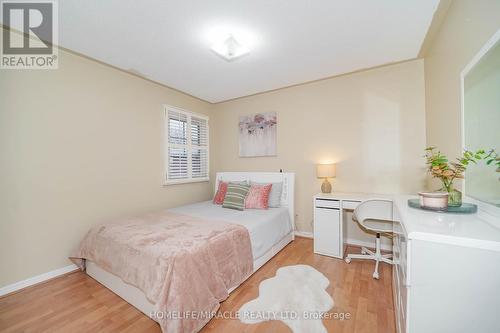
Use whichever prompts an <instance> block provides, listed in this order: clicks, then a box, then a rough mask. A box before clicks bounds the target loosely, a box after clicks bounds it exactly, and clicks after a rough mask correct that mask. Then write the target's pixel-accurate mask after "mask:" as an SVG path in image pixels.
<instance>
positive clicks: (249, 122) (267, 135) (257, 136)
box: [239, 112, 277, 157]
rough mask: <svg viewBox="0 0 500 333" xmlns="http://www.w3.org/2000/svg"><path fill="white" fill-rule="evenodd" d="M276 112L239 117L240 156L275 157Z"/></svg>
mask: <svg viewBox="0 0 500 333" xmlns="http://www.w3.org/2000/svg"><path fill="white" fill-rule="evenodd" d="M276 126H277V121H276V112H268V113H257V114H254V115H250V116H241V117H240V123H239V131H240V156H241V157H255V156H276Z"/></svg>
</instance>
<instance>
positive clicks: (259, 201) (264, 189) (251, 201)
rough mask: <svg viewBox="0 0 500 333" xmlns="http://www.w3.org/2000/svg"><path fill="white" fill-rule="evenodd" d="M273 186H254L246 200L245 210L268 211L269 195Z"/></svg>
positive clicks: (251, 187)
mask: <svg viewBox="0 0 500 333" xmlns="http://www.w3.org/2000/svg"><path fill="white" fill-rule="evenodd" d="M272 186H273V184H267V185H252V186H250V191H249V192H248V195H247V198H246V199H245V209H268V208H269V193H271V187H272Z"/></svg>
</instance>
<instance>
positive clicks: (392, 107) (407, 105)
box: [211, 60, 425, 242]
mask: <svg viewBox="0 0 500 333" xmlns="http://www.w3.org/2000/svg"><path fill="white" fill-rule="evenodd" d="M424 98H425V97H424V76H423V61H422V60H416V61H410V62H406V63H401V64H396V65H391V66H385V67H382V68H377V69H373V70H369V71H364V72H360V73H354V74H350V75H344V76H340V77H335V78H331V79H327V80H322V81H317V82H314V83H308V84H304V85H300V86H296V87H291V88H286V89H280V90H277V91H273V92H269V93H263V94H259V95H255V96H250V97H245V98H241V99H237V100H234V101H229V102H225V103H220V104H216V105H215V106H214V109H213V113H212V119H213V122H212V128H211V130H212V133H213V139H212V142H211V144H212V146H213V147H215V148H214V149H213V151H212V168H211V169H212V170H214V171H279V169H283V170H284V171H288V172H295V173H296V198H295V199H296V201H295V202H296V213H297V214H298V216H297V219H296V221H297V222H296V223H297V227H298V229H299V230H301V231H311V230H312V196H313V195H314V194H315V193H317V192H320V186H321V181H320V180H318V179H316V175H315V164H316V163H319V162H328V161H332V162H336V163H337V179H336V180H335V181H334V182H333V188H334V191H353V192H375V193H377V192H378V193H394V192H396V193H397V192H404V193H415V192H417V191H419V190H421V189H422V188H423V187H424V183H425V170H424V159H423V158H422V155H423V149H424V148H425V110H424ZM271 111H275V112H277V117H278V127H277V132H278V138H277V141H278V142H277V144H278V154H277V156H275V157H254V158H240V157H239V156H238V118H239V116H240V115H249V114H253V113H258V112H271ZM349 228H350V231H349V235H348V236H349V237H356V238H359V239H361V240H365V241H369V242H373V238H372V237H371V236H367V235H366V234H365V233H363V232H361V231H360V230H358V227H357V225H356V224H354V223H352V224H350V226H349Z"/></svg>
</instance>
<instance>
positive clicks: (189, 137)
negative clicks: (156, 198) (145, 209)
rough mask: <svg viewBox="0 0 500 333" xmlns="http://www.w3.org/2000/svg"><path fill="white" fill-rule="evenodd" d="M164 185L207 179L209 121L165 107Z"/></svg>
mask: <svg viewBox="0 0 500 333" xmlns="http://www.w3.org/2000/svg"><path fill="white" fill-rule="evenodd" d="M165 115H166V116H167V117H166V118H167V123H166V126H167V133H168V135H167V170H166V182H167V184H168V183H182V182H189V181H200V180H208V170H209V167H208V163H209V158H208V119H207V118H205V117H203V116H197V115H195V114H192V113H190V112H186V111H183V110H178V109H175V108H170V107H166V110H165Z"/></svg>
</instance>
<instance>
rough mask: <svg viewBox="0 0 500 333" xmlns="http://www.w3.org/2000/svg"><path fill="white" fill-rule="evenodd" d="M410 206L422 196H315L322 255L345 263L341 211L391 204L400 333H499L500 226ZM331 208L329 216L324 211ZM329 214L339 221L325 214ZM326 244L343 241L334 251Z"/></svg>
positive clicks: (482, 219)
mask: <svg viewBox="0 0 500 333" xmlns="http://www.w3.org/2000/svg"><path fill="white" fill-rule="evenodd" d="M409 198H415V196H408V195H392V196H387V195H376V194H363V193H361V194H356V193H332V194H327V195H325V194H320V195H318V196H315V199H314V204H315V206H314V207H315V208H314V210H315V229H316V222H318V223H319V224H318V225H319V228H318V230H315V231H314V236H315V252H316V251H318V253H321V254H327V255H331V256H335V257H339V258H342V257H343V255H344V254H343V239H344V229H343V219H342V214H340V213H341V211H342V209H347V208H348V209H352V208H355V206H356V205H358V204H359V203H360V202H362V201H365V200H368V199H386V200H387V199H390V200H391V201H392V202H393V217H394V220H395V221H396V223H394V229H393V232H394V238H393V254H394V263H395V264H394V267H393V293H394V307H395V317H396V328H397V330H398V332H406V333H434V332H435V333H448V332H450V333H452V332H453V333H457V332H459V333H460V332H464V333H465V332H484V333H489V332H500V320H499V319H498V318H497V317H498V313H499V309H500V220H498V219H495V218H491V217H487V216H486V215H482V212H481V211H480V212H478V213H477V214H468V215H459V214H447V213H435V212H428V211H422V210H419V209H414V208H410V207H408V205H407V201H408V199H409ZM317 199H320V200H319V202H318V201H317ZM321 199H323V201H321ZM325 203H326V208H327V210H325V211H323V210H320V209H322V208H323V206H325ZM316 204H319V206H316ZM316 207H318V208H316ZM330 210H331V211H332V212H334V213H329V214H326V213H327V212H329V211H330ZM335 211H336V212H337V214H335ZM318 212H319V213H318ZM324 214H326V215H324ZM332 217H333V218H332ZM325 221H327V222H328V221H329V223H330V224H334V225H335V226H331V225H330V226H329V225H326V224H325ZM334 232H335V234H334ZM316 237H318V241H317V240H316ZM327 238H330V239H332V238H336V239H337V240H334V242H333V244H334V245H331V244H329V243H328V242H327V241H325V239H327ZM316 243H318V244H317V245H316ZM325 244H326V245H325ZM326 246H329V247H326ZM324 247H325V248H324ZM325 249H326V250H325Z"/></svg>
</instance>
